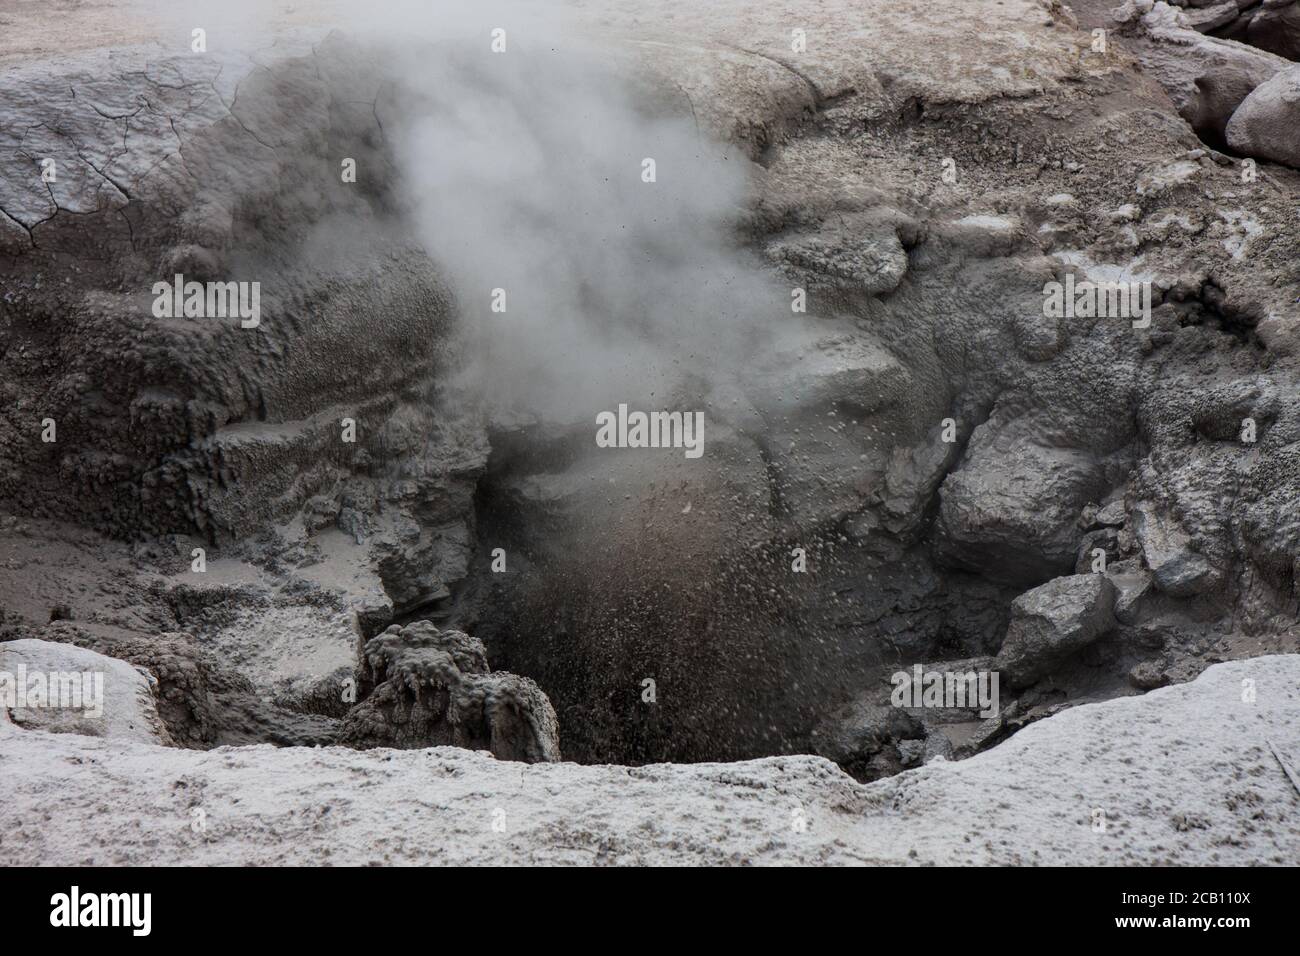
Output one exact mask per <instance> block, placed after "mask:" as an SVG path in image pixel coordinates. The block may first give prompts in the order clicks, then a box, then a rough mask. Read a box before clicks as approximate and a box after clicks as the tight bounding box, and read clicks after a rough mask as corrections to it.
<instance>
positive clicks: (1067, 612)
mask: <svg viewBox="0 0 1300 956" xmlns="http://www.w3.org/2000/svg"><path fill="white" fill-rule="evenodd" d="M1114 607H1115V586H1114V585H1113V584H1111V583H1110V581H1109V580H1108V579H1107V578H1106V577H1105V576H1104V575H1101V574H1074V575H1070V576H1068V577H1061V578H1056V579H1055V580H1053V581H1048V582H1047V583H1046V584H1044V585H1041V586H1040V587H1036V588H1034V589H1033V590H1032V591H1026V592H1025V593H1024V594H1022V595H1020V597H1018V598H1016V599H1015V601H1013V602H1012V604H1011V623H1010V624H1009V625H1008V627H1007V636H1006V639H1005V640H1004V641H1003V642H1002V649H1001V650H1000V651H998V657H997V664H998V667H999V669H1001V671H1002V673H1003V675H1004V677H1005V679H1006V681H1007V683H1008V684H1010V685H1011V686H1012V687H1027V686H1029V685H1030V684H1032V683H1034V681H1036V680H1038V679H1039V678H1040V677H1042V676H1044V675H1045V674H1046V673H1047V672H1048V671H1049V670H1050V669H1051V668H1052V667H1053V666H1054V665H1055V664H1057V663H1059V662H1060V661H1062V660H1064V659H1065V658H1066V657H1068V656H1070V655H1071V654H1073V653H1075V652H1076V651H1079V650H1081V649H1082V648H1084V647H1086V646H1087V645H1089V644H1091V643H1092V642H1093V641H1095V640H1096V639H1097V638H1099V637H1101V636H1102V635H1103V634H1105V633H1106V632H1107V631H1109V630H1111V629H1112V628H1113V627H1114V626H1115V614H1114Z"/></svg>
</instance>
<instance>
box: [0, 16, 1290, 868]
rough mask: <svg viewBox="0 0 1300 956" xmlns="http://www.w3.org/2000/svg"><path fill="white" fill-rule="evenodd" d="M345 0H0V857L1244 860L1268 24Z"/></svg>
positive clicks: (1273, 772) (1280, 773)
mask: <svg viewBox="0 0 1300 956" xmlns="http://www.w3.org/2000/svg"><path fill="white" fill-rule="evenodd" d="M347 7H348V5H346V4H333V3H328V2H319V3H310V4H296V5H292V6H290V5H283V6H279V5H276V4H239V3H236V4H233V5H232V4H221V5H206V4H202V3H198V4H188V3H181V4H155V3H151V2H148V3H146V2H130V0H120V2H118V0H105V2H100V3H89V4H86V3H70V2H69V3H65V2H61V0H52V2H49V3H35V2H30V3H29V2H15V3H10V4H6V5H3V6H0V70H2V71H3V73H2V74H0V373H2V374H0V779H4V780H6V781H9V783H8V784H7V787H6V790H7V792H6V796H5V799H4V800H0V847H3V848H4V850H5V851H10V850H14V851H16V852H21V853H31V854H33V856H34V857H38V858H39V859H41V860H42V861H44V862H67V863H102V864H123V863H141V862H170V863H187V862H190V863H202V864H207V863H327V862H332V861H337V862H348V863H356V862H363V861H364V862H400V863H416V862H419V863H430V862H458V863H470V862H472V863H490V862H512V863H520V862H539V863H627V862H633V863H671V862H702V863H748V862H760V863H855V862H857V863H862V862H867V863H871V862H877V863H895V862H896V863H914V862H922V863H924V862H967V863H979V864H995V863H996V864H1026V863H1048V864H1062V863H1113V864H1133V863H1146V864H1156V865H1165V864H1204V863H1215V862H1218V863H1233V864H1238V863H1242V864H1248V863H1260V864H1286V863H1290V864H1295V863H1298V862H1300V817H1298V816H1297V813H1298V811H1300V789H1298V786H1297V783H1296V781H1297V780H1300V776H1297V770H1300V711H1298V710H1297V707H1298V706H1300V671H1298V667H1300V656H1297V655H1300V591H1298V590H1297V588H1298V587H1300V405H1298V404H1297V399H1298V398H1300V315H1298V312H1300V271H1298V270H1300V266H1298V265H1297V263H1296V257H1295V250H1296V249H1297V247H1300V242H1298V240H1300V222H1298V221H1297V209H1300V133H1298V132H1297V131H1298V130H1300V95H1297V91H1298V90H1300V63H1297V61H1298V60H1300V5H1297V4H1296V3H1293V2H1290V0H1279V2H1273V0H1262V2H1259V3H1250V2H1249V0H1228V2H1225V3H1208V4H1204V3H1202V4H1195V3H1188V4H1185V5H1184V4H1182V3H1179V4H1177V5H1173V4H1167V3H1163V2H1161V3H1152V2H1149V0H1143V2H1138V0H1126V2H1124V3H1123V4H1121V5H1118V6H1114V7H1111V6H1110V5H1108V4H1104V3H1096V2H1091V0H1089V2H1082V0H1081V2H1079V3H1076V4H1068V3H1063V2H1059V0H954V2H951V3H948V4H944V5H939V6H936V5H935V4H932V3H925V2H920V0H889V2H880V3H876V4H863V3H861V2H856V0H823V2H812V0H784V2H774V3H764V4H761V5H750V4H740V3H732V2H720V3H710V4H699V3H692V2H687V0H662V2H656V3H654V4H651V5H648V6H647V5H645V4H643V3H640V2H635V0H610V2H602V3H597V2H594V0H592V2H569V3H550V4H528V5H513V4H506V5H495V6H494V5H488V6H485V7H480V6H479V5H477V4H474V5H471V4H451V3H446V4H429V3H406V2H393V3H391V4H378V5H377V6H376V7H375V9H374V10H368V11H366V14H365V15H364V17H359V16H358V15H357V14H356V13H355V12H350V11H349V10H348V8H347ZM52 11H53V13H58V12H59V11H62V12H64V13H66V14H68V15H69V16H71V15H73V14H75V17H76V22H77V29H76V30H69V29H66V28H61V27H58V26H57V25H56V24H57V22H58V19H57V18H56V17H54V16H52V13H51V12H52ZM20 671H21V673H22V675H23V682H21V683H22V686H21V687H20V686H19V684H20V682H19V681H18V675H19V673H20ZM71 674H77V675H99V678H100V680H99V683H98V684H96V683H95V681H94V680H90V681H89V682H88V683H87V685H86V686H87V687H88V688H90V689H91V690H94V688H96V687H98V688H99V689H98V691H96V692H95V693H97V694H99V697H97V698H96V699H97V700H98V701H99V704H100V705H101V706H99V707H98V708H95V707H91V706H89V705H88V704H87V703H86V700H82V701H80V702H79V704H78V705H77V706H72V705H70V704H69V703H68V701H66V700H56V699H55V697H56V695H55V692H54V690H53V688H54V687H55V685H56V684H58V683H59V681H58V680H54V679H46V677H48V675H71ZM43 675H45V676H44V677H43ZM29 680H35V681H36V684H37V685H42V686H44V688H45V689H46V691H48V693H42V694H40V695H37V694H35V693H32V692H31V691H32V686H31V685H29V684H28V683H27V682H28V681H29ZM88 693H89V691H88ZM6 695H9V696H6ZM96 710H98V712H95V711H96ZM93 738H97V739H93ZM268 745H273V746H268ZM394 749H398V750H403V751H413V752H412V753H401V754H395V753H393V750H394ZM470 751H475V752H477V753H471V752H470ZM363 788H364V790H365V792H364V794H363V793H362V792H361V791H362V789H363ZM55 794H57V795H58V796H57V799H59V800H60V801H61V802H62V803H61V805H62V806H63V810H62V811H61V812H60V813H58V814H54V815H51V814H45V813H40V812H38V808H40V807H42V806H44V805H45V804H46V803H48V802H49V801H50V800H52V799H55V797H54V795H55ZM430 807H432V808H436V809H437V810H438V813H435V814H430V813H426V812H424V810H428V809H429V808H430ZM421 808H424V810H421ZM415 818H418V819H420V820H422V821H423V822H422V823H420V824H419V825H418V826H417V825H413V824H412V825H407V824H405V823H403V825H402V826H401V828H400V829H401V832H400V833H398V832H397V830H398V829H399V827H398V821H407V820H408V819H415ZM110 835H111V839H110V838H109V836H110Z"/></svg>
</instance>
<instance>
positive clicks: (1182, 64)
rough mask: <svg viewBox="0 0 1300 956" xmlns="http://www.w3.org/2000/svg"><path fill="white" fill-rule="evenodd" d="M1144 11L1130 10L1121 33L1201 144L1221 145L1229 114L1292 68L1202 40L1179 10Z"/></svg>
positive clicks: (1260, 53) (1161, 6)
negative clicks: (1218, 142) (1213, 141)
mask: <svg viewBox="0 0 1300 956" xmlns="http://www.w3.org/2000/svg"><path fill="white" fill-rule="evenodd" d="M1146 6H1147V7H1148V9H1149V12H1143V11H1141V10H1140V9H1135V8H1133V7H1131V6H1130V7H1129V9H1128V13H1126V14H1125V15H1124V16H1125V20H1126V21H1127V22H1126V23H1125V25H1124V27H1123V28H1122V29H1123V30H1124V31H1125V32H1126V33H1127V35H1128V36H1129V38H1130V41H1131V45H1132V50H1133V53H1134V54H1135V55H1136V56H1137V59H1138V61H1139V62H1140V63H1141V64H1142V68H1143V70H1144V71H1145V72H1146V73H1148V74H1150V75H1151V76H1154V77H1155V78H1156V80H1157V81H1158V82H1159V83H1160V85H1161V86H1163V87H1164V88H1165V92H1167V93H1168V94H1169V98H1170V99H1171V100H1173V103H1174V106H1175V107H1177V109H1178V112H1179V113H1180V114H1181V115H1182V117H1183V118H1184V119H1186V120H1187V122H1188V123H1190V124H1191V126H1192V129H1194V130H1196V132H1197V134H1198V135H1200V136H1201V137H1202V138H1206V137H1209V138H1215V139H1221V138H1222V137H1223V136H1224V131H1225V129H1226V127H1227V125H1228V120H1229V118H1230V117H1231V116H1232V114H1233V111H1234V110H1236V109H1237V107H1238V106H1239V105H1240V104H1241V102H1242V101H1243V100H1244V99H1245V98H1246V97H1247V96H1249V95H1250V93H1251V91H1252V90H1254V89H1255V88H1256V87H1257V86H1259V85H1260V84H1261V83H1263V82H1265V81H1266V80H1268V79H1270V78H1272V77H1273V76H1274V75H1275V74H1277V73H1279V72H1281V71H1282V70H1285V69H1287V68H1289V67H1290V66H1291V63H1290V62H1289V61H1288V60H1286V59H1284V58H1282V57H1280V56H1277V55H1276V54H1273V53H1268V52H1265V51H1264V50H1257V49H1254V48H1252V47H1249V46H1246V45H1245V44H1242V43H1235V42H1233V41H1231V40H1221V39H1219V38H1217V37H1210V36H1204V35H1202V34H1201V33H1199V32H1197V31H1196V30H1195V29H1193V28H1192V26H1191V24H1190V23H1189V22H1188V20H1187V12H1186V11H1184V10H1180V9H1179V8H1177V7H1171V6H1169V5H1168V4H1165V3H1156V4H1155V5H1154V7H1152V6H1151V5H1150V4H1147V5H1146ZM1212 9H1221V10H1222V11H1224V12H1225V13H1226V10H1227V8H1226V6H1221V7H1216V8H1212ZM1117 13H1118V11H1117Z"/></svg>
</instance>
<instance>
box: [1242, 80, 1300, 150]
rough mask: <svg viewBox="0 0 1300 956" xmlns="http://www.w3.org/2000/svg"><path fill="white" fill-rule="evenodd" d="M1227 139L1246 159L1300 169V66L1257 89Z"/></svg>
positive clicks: (1245, 104)
mask: <svg viewBox="0 0 1300 956" xmlns="http://www.w3.org/2000/svg"><path fill="white" fill-rule="evenodd" d="M1227 137H1228V145H1229V146H1231V147H1232V148H1233V149H1235V150H1236V151H1237V152H1239V153H1243V154H1244V155H1246V156H1254V157H1256V158H1258V159H1271V160H1274V161H1275V162H1279V163H1286V164H1287V165H1288V166H1300V66H1295V67H1292V68H1291V69H1289V70H1285V71H1283V72H1281V73H1278V74H1277V75H1276V76H1274V77H1273V78H1272V79H1270V80H1268V81H1266V82H1264V83H1261V84H1260V85H1259V86H1258V87H1256V88H1255V90H1254V91H1253V92H1252V93H1251V94H1250V95H1249V96H1247V97H1246V98H1245V99H1244V100H1243V101H1242V103H1241V105H1240V106H1238V107H1237V110H1236V112H1234V113H1233V114H1232V119H1231V120H1230V121H1229V122H1228V127H1227Z"/></svg>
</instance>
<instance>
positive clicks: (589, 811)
mask: <svg viewBox="0 0 1300 956" xmlns="http://www.w3.org/2000/svg"><path fill="white" fill-rule="evenodd" d="M1247 680H1249V681H1253V682H1254V687H1255V701H1254V702H1253V703H1250V702H1245V701H1243V699H1242V697H1243V681H1247ZM1269 742H1271V743H1272V745H1273V746H1274V747H1275V748H1276V749H1277V751H1278V753H1279V754H1280V755H1281V757H1282V759H1283V760H1285V761H1286V763H1287V764H1289V765H1290V766H1291V767H1292V768H1295V767H1297V766H1298V765H1300V655H1286V656H1272V657H1261V658H1256V659H1254V660H1246V661H1233V662H1230V663H1225V664H1219V665H1216V666H1214V667H1212V668H1210V669H1209V670H1208V671H1206V672H1205V673H1204V674H1203V675H1202V676H1201V677H1199V678H1198V679H1197V680H1195V681H1194V682H1192V683H1190V684H1182V685H1177V686H1171V687H1166V688H1163V689H1161V690H1156V691H1152V692H1151V693H1150V694H1147V695H1145V696H1143V697H1132V698H1124V699H1120V700H1113V701H1108V702H1106V703H1103V704H1092V705H1086V706H1081V707H1076V708H1074V709H1071V710H1068V711H1065V712H1064V713H1062V714H1060V715H1058V716H1055V717H1052V718H1049V719H1047V720H1043V721H1041V722H1039V723H1037V724H1034V725H1032V726H1030V727H1028V728H1026V729H1025V730H1024V731H1022V732H1020V733H1019V734H1017V735H1016V736H1015V737H1013V738H1012V739H1011V740H1009V741H1007V742H1006V743H1004V744H1002V745H1000V746H998V747H996V748H994V749H993V750H991V751H989V752H987V753H984V754H982V755H980V756H977V757H974V758H972V759H970V760H966V761H962V762H959V763H937V764H931V765H929V766H927V767H924V768H921V769H918V770H914V771H909V772H906V773H903V774H901V775H899V776H897V777H893V778H890V779H888V780H884V781H880V782H878V783H875V784H872V785H869V786H861V785H858V784H856V783H854V782H853V781H852V780H851V779H850V778H849V777H847V776H845V775H844V774H843V773H841V772H840V771H839V770H837V769H836V768H835V767H834V766H833V765H832V764H830V763H829V762H827V761H825V760H823V759H820V758H815V757H774V758H768V759H765V760H754V761H746V762H742V763H734V764H698V765H659V766H652V767H644V768H639V769H638V768H626V767H614V766H590V767H584V766H578V765H576V764H550V765H534V766H528V765H523V764H517V763H504V762H498V761H496V760H494V759H492V758H491V757H490V756H488V755H485V754H480V753H474V752H470V751H463V750H455V749H450V748H437V749H433V750H422V751H387V750H378V751H370V752H365V753H362V752H356V751H349V750H344V749H339V748H325V749H315V750H313V749H303V748H294V749H281V750H277V749H275V748H272V747H269V746H259V747H248V748H237V749H232V748H223V749H220V750H214V751H209V752H196V751H186V750H176V749H170V748H162V747H154V746H148V745H142V744H139V743H134V742H130V741H125V740H103V739H100V738H91V737H80V736H73V735H52V734H45V733H40V732H30V731H22V730H18V729H15V728H13V727H12V726H11V725H7V724H0V779H4V780H5V781H6V794H5V799H4V801H3V804H2V805H0V852H2V853H3V857H4V859H6V860H8V861H11V862H13V863H34V864H185V863H194V864H365V863H395V864H437V865H446V864H493V863H511V864H518V863H578V864H589V863H602V864H644V863H648V864H670V863H686V864H697V863H709V864H745V863H758V864H798V863H802V864H811V863H833V864H851V863H899V864H940V865H945V864H989V863H1000V864H1001V863H1036V862H1042V863H1067V864H1098V863H1101V864H1155V865H1160V864H1173V863H1177V864H1184V865H1185V864H1208V863H1220V864H1233V865H1236V864H1292V865H1294V864H1297V863H1300V792H1297V790H1296V788H1295V786H1294V785H1293V784H1292V782H1291V780H1290V779H1288V776H1287V774H1286V772H1285V771H1284V769H1283V766H1282V763H1281V762H1280V761H1279V759H1278V757H1277V756H1275V755H1274V753H1273V752H1272V750H1271V749H1270V746H1269ZM1103 815H1104V822H1105V829H1104V832H1100V831H1099V830H1098V829H1097V827H1096V826H1095V823H1094V821H1098V820H1102V819H1103ZM801 825H803V829H802V831H801V829H800V827H801Z"/></svg>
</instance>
